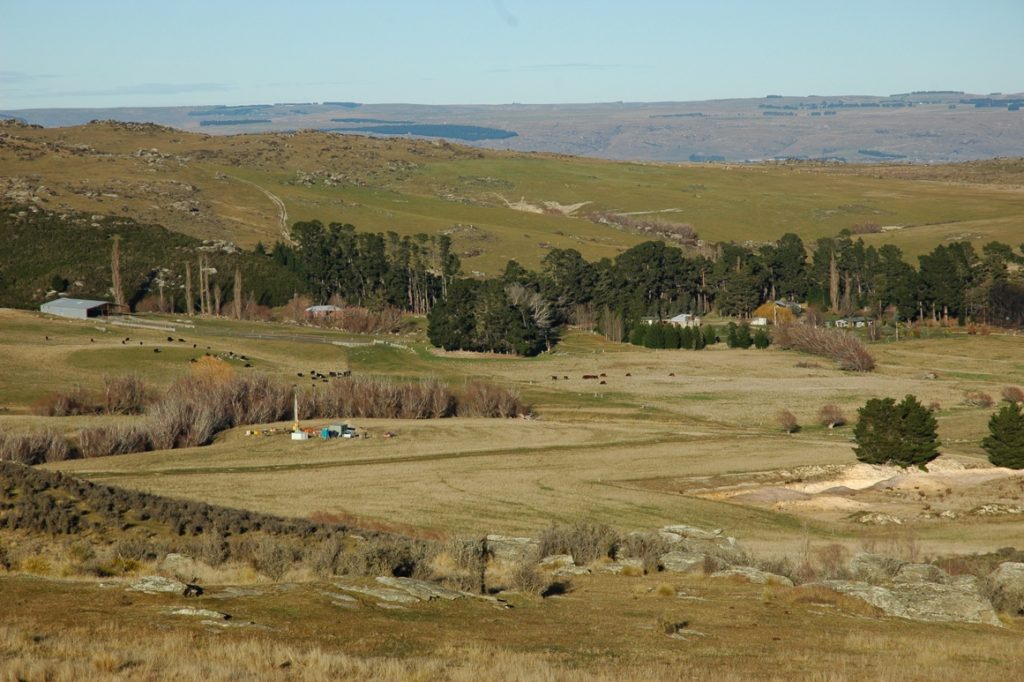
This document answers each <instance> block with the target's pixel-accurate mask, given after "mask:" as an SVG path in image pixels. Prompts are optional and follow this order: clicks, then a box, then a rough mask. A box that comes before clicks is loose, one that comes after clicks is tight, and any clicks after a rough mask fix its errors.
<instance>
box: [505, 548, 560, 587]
mask: <svg viewBox="0 0 1024 682" xmlns="http://www.w3.org/2000/svg"><path fill="white" fill-rule="evenodd" d="M509 583H510V586H511V587H512V589H514V590H518V591H520V592H526V593H527V594H536V595H541V596H544V595H545V594H547V593H548V591H549V590H550V589H551V585H552V581H551V578H549V577H548V576H547V575H546V574H545V573H543V572H542V571H541V570H539V569H538V568H537V561H536V557H527V558H525V559H523V560H522V561H519V562H517V563H516V564H515V566H513V567H512V571H511V573H510V574H509Z"/></svg>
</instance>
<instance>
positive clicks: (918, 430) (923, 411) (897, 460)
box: [892, 395, 939, 467]
mask: <svg viewBox="0 0 1024 682" xmlns="http://www.w3.org/2000/svg"><path fill="white" fill-rule="evenodd" d="M896 407H897V409H898V413H899V419H900V448H899V451H898V454H897V456H896V457H894V458H893V460H892V461H893V464H898V465H899V466H901V467H909V466H918V467H923V466H924V465H925V464H927V463H928V462H930V461H932V460H933V459H935V458H936V457H938V456H939V434H938V423H937V422H936V421H935V416H934V415H933V414H932V413H931V411H930V410H929V409H928V408H926V407H925V406H924V405H922V404H921V403H920V402H918V400H917V398H915V397H914V396H912V395H908V396H907V397H905V398H904V399H903V401H902V402H901V403H900V404H899V405H897V406H896Z"/></svg>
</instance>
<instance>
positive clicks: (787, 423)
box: [775, 410, 800, 433]
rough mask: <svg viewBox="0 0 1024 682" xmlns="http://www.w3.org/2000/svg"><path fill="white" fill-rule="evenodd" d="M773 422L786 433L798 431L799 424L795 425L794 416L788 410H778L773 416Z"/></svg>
mask: <svg viewBox="0 0 1024 682" xmlns="http://www.w3.org/2000/svg"><path fill="white" fill-rule="evenodd" d="M775 421H776V422H778V424H779V426H780V427H781V428H782V430H783V431H785V432H786V433H796V432H797V431H799V430H800V424H799V423H797V420H796V415H795V414H793V413H792V412H790V411H789V410H779V412H778V414H776V415H775Z"/></svg>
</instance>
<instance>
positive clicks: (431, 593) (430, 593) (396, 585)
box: [377, 576, 467, 601]
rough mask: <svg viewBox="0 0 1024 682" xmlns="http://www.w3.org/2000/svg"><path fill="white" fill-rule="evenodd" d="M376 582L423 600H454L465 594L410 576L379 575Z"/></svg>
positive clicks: (461, 597)
mask: <svg viewBox="0 0 1024 682" xmlns="http://www.w3.org/2000/svg"><path fill="white" fill-rule="evenodd" d="M377 582H378V583H380V584H381V585H386V586H387V587H390V588H393V589H396V590H401V591H403V592H406V593H407V594H409V595H410V596H413V597H416V598H417V599H422V600H423V601H430V600H431V599H444V600H446V601H454V600H456V599H463V598H464V597H466V596H467V594H466V593H465V592H456V591H455V590H449V589H448V588H446V587H441V586H440V585H435V584H434V583H428V582H425V581H423V580H413V579H412V578H393V577H391V576H380V577H379V578H377Z"/></svg>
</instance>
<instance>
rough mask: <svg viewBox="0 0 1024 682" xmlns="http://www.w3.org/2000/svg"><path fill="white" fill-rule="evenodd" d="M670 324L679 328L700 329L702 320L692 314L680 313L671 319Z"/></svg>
mask: <svg viewBox="0 0 1024 682" xmlns="http://www.w3.org/2000/svg"><path fill="white" fill-rule="evenodd" d="M668 323H669V324H674V325H675V326H677V327H699V326H700V318H699V317H697V316H696V315H693V314H691V313H680V314H679V315H676V316H675V317H672V318H669V321H668Z"/></svg>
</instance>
